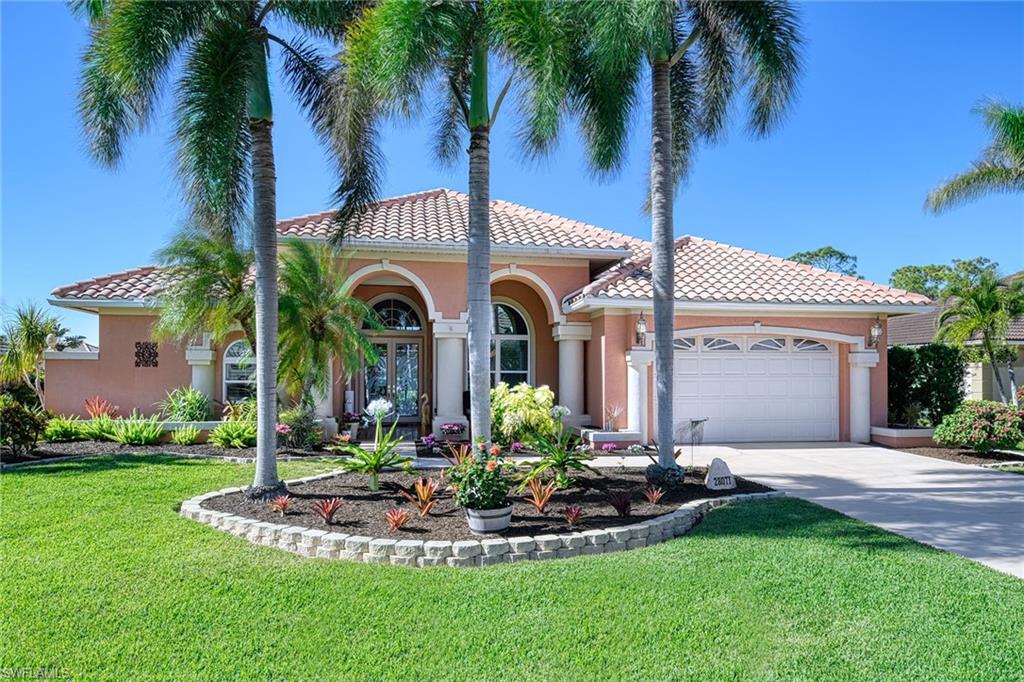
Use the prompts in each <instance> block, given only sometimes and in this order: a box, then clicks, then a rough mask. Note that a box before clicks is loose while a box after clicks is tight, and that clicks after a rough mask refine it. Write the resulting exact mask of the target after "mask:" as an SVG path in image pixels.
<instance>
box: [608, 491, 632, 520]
mask: <svg viewBox="0 0 1024 682" xmlns="http://www.w3.org/2000/svg"><path fill="white" fill-rule="evenodd" d="M605 496H606V497H607V498H608V504H610V505H611V506H612V509H614V510H615V513H617V514H618V515H619V516H621V517H623V518H625V517H627V516H629V515H630V513H631V512H632V511H633V491H632V490H612V491H609V492H608V493H606V494H605Z"/></svg>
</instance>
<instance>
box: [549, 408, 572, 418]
mask: <svg viewBox="0 0 1024 682" xmlns="http://www.w3.org/2000/svg"><path fill="white" fill-rule="evenodd" d="M570 414H572V411H571V410H570V409H569V408H568V407H566V406H565V405H555V406H554V407H552V408H551V416H552V417H554V418H555V419H564V418H565V417H568V416H569V415H570Z"/></svg>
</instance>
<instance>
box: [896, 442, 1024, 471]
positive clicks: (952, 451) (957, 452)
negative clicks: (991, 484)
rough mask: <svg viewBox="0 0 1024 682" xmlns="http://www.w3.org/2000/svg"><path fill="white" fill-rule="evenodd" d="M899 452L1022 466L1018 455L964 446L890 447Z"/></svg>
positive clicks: (966, 461) (977, 462)
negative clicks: (976, 450)
mask: <svg viewBox="0 0 1024 682" xmlns="http://www.w3.org/2000/svg"><path fill="white" fill-rule="evenodd" d="M892 449H895V450H899V451H900V452H907V453H910V454H911V455H921V456H922V457H931V458H933V459H944V460H946V461H948V462H959V463H960V464H974V465H976V466H985V465H986V464H1001V463H1004V462H1020V463H1021V465H1022V466H1024V457H1021V456H1019V455H1010V454H1003V453H1000V452H989V453H986V454H982V453H980V452H975V451H974V450H968V449H965V448H940V447H931V448H892Z"/></svg>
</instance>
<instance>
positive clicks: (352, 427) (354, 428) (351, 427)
mask: <svg viewBox="0 0 1024 682" xmlns="http://www.w3.org/2000/svg"><path fill="white" fill-rule="evenodd" d="M345 428H346V429H347V430H348V435H349V436H350V437H351V438H352V440H356V439H357V438H359V422H349V423H348V424H346V425H345Z"/></svg>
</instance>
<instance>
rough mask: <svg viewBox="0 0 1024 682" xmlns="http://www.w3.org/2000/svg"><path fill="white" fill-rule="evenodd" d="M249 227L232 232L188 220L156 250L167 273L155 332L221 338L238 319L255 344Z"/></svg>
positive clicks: (159, 336)
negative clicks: (168, 240) (165, 244)
mask: <svg viewBox="0 0 1024 682" xmlns="http://www.w3.org/2000/svg"><path fill="white" fill-rule="evenodd" d="M251 235H252V230H251V228H248V229H244V230H237V229H236V230H232V231H230V232H224V231H216V230H208V229H204V228H202V227H200V226H198V225H196V224H195V223H191V224H189V225H186V226H185V227H184V228H182V230H181V231H180V232H178V234H176V235H174V237H173V238H172V239H171V241H170V242H169V243H168V244H167V246H165V247H164V248H163V249H161V250H160V251H159V252H158V253H157V259H158V260H159V262H160V263H161V265H162V266H163V268H164V270H165V271H166V272H167V275H168V282H167V286H166V287H165V288H164V290H163V291H161V292H160V304H161V307H160V318H159V319H158V320H157V323H156V325H155V326H154V327H153V336H154V337H155V338H157V339H160V340H175V341H189V340H191V339H196V338H201V337H202V335H203V334H204V333H209V334H210V336H211V337H212V338H213V340H214V341H216V342H220V341H222V340H224V338H225V337H226V336H227V335H228V333H230V332H231V331H232V330H233V329H234V328H235V325H238V326H240V327H241V328H242V332H243V333H244V334H245V339H246V341H248V342H249V346H250V347H251V348H252V349H253V350H255V349H256V327H255V314H256V303H255V292H254V286H253V281H252V266H253V251H252V244H251V241H252V240H251Z"/></svg>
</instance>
